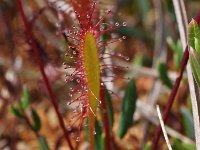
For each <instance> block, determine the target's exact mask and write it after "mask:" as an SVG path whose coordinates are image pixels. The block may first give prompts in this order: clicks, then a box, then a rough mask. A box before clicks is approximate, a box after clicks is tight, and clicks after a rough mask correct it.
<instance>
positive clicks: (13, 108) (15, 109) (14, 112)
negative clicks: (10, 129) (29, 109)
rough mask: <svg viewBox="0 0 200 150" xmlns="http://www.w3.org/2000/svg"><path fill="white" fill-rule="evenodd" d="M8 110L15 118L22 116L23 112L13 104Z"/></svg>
mask: <svg viewBox="0 0 200 150" xmlns="http://www.w3.org/2000/svg"><path fill="white" fill-rule="evenodd" d="M10 112H12V113H13V114H14V115H15V117H17V118H20V119H21V118H23V114H22V113H21V111H20V110H19V109H17V108H15V107H14V106H11V107H10Z"/></svg>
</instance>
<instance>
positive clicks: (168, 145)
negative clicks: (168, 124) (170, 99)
mask: <svg viewBox="0 0 200 150" xmlns="http://www.w3.org/2000/svg"><path fill="white" fill-rule="evenodd" d="M156 110H157V113H158V118H159V121H160V125H161V128H162V132H163V135H164V138H165V141H166V144H167V147H168V149H169V150H172V147H171V145H170V142H169V138H168V136H167V132H166V130H165V125H164V122H163V119H162V115H161V112H160V108H159V106H158V105H156Z"/></svg>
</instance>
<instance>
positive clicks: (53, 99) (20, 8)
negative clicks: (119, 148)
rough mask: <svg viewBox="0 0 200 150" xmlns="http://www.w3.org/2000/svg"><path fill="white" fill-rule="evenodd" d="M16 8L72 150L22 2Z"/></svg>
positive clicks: (18, 1) (18, 2)
mask: <svg viewBox="0 0 200 150" xmlns="http://www.w3.org/2000/svg"><path fill="white" fill-rule="evenodd" d="M17 6H18V10H19V12H20V15H21V17H22V20H23V22H24V26H25V28H26V33H27V35H28V38H29V42H30V45H31V47H32V49H33V51H34V55H35V57H36V59H37V63H38V66H39V69H40V72H41V74H42V77H43V80H44V83H45V86H46V88H47V91H48V94H49V97H50V100H51V103H52V105H53V107H54V109H55V111H56V115H57V117H58V120H59V124H60V127H61V129H62V130H63V133H64V136H65V138H66V140H67V142H68V144H69V147H70V149H72V150H73V149H74V148H73V146H72V144H71V141H70V138H69V136H68V133H67V131H66V128H65V124H64V121H63V119H62V116H61V114H60V112H59V109H58V105H57V103H56V99H55V96H54V94H53V91H52V89H51V86H50V84H49V80H48V78H47V76H46V73H45V71H44V65H43V63H42V59H41V57H40V54H39V50H38V49H37V46H36V43H35V41H34V38H33V34H32V32H31V30H30V25H29V23H28V21H27V20H26V16H25V14H24V10H23V7H22V2H21V0H17Z"/></svg>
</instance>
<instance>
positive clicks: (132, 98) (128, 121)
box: [118, 80, 137, 138]
mask: <svg viewBox="0 0 200 150" xmlns="http://www.w3.org/2000/svg"><path fill="white" fill-rule="evenodd" d="M136 100H137V92H136V85H135V82H134V81H133V80H131V81H129V83H128V85H127V88H126V91H125V95H124V98H123V102H122V112H121V114H120V120H119V128H118V136H119V137H120V138H123V137H124V135H125V134H126V132H127V131H128V128H129V127H130V126H131V125H132V123H133V114H134V112H135V109H136Z"/></svg>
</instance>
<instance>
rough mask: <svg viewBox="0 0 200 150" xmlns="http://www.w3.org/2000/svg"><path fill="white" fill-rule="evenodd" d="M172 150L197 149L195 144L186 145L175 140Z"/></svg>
mask: <svg viewBox="0 0 200 150" xmlns="http://www.w3.org/2000/svg"><path fill="white" fill-rule="evenodd" d="M172 149H173V150H196V147H195V145H194V144H185V143H182V142H181V141H180V140H178V139H174V141H173V144H172Z"/></svg>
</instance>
